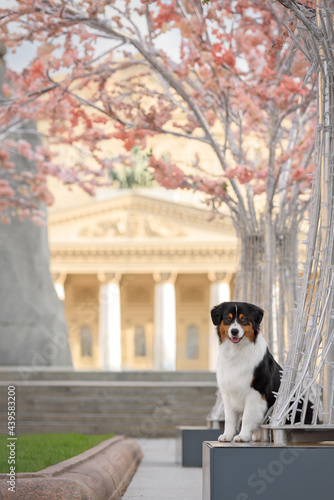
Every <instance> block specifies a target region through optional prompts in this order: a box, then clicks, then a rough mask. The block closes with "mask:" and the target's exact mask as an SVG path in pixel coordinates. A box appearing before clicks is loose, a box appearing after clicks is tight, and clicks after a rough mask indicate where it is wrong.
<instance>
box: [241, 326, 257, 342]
mask: <svg viewBox="0 0 334 500" xmlns="http://www.w3.org/2000/svg"><path fill="white" fill-rule="evenodd" d="M243 330H244V332H245V337H246V338H248V340H249V341H250V342H254V339H255V333H254V330H253V327H252V325H251V324H250V325H247V326H246V327H243Z"/></svg>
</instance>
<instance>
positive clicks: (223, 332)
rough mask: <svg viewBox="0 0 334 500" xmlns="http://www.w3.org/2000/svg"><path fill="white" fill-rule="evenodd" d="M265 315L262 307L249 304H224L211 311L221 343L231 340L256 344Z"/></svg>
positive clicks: (236, 342)
mask: <svg viewBox="0 0 334 500" xmlns="http://www.w3.org/2000/svg"><path fill="white" fill-rule="evenodd" d="M263 314H264V311H263V310H262V309H260V307H258V306H255V305H254V304H248V303H247V302H223V303H222V304H219V305H218V306H215V307H214V308H213V309H212V310H211V318H212V322H213V324H214V325H216V326H217V334H218V338H219V342H220V343H222V342H225V340H229V341H231V342H232V343H233V344H239V342H241V341H242V340H243V339H248V341H249V342H255V341H256V337H257V335H258V333H259V331H260V324H261V321H262V318H263Z"/></svg>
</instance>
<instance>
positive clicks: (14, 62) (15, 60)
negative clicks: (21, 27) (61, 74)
mask: <svg viewBox="0 0 334 500" xmlns="http://www.w3.org/2000/svg"><path fill="white" fill-rule="evenodd" d="M136 1H137V0H136ZM5 3H6V4H7V5H15V3H16V2H15V0H5ZM117 3H119V5H121V4H122V3H123V2H122V0H118V2H116V6H117ZM151 8H154V6H153V7H151ZM136 23H137V26H138V27H139V28H140V30H141V32H142V33H143V32H144V31H145V25H144V20H143V19H142V18H141V17H139V16H137V19H136ZM108 43H110V47H112V46H113V44H114V43H115V42H109V41H108V40H106V39H99V40H98V41H97V43H96V54H97V55H98V54H99V53H101V52H103V51H105V50H106V48H107V44H108ZM156 46H157V47H158V48H163V50H164V51H165V52H167V54H168V55H169V56H170V57H171V58H172V59H173V60H174V61H176V62H177V61H178V60H179V48H180V34H179V31H178V30H176V29H175V30H173V31H170V32H168V33H165V34H162V35H161V36H160V38H159V40H158V41H157V43H156ZM36 54H37V44H36V43H35V42H24V43H23V44H22V45H21V47H20V48H18V49H17V51H16V52H15V53H13V52H12V51H11V50H8V52H7V55H6V57H5V59H6V64H7V67H8V69H11V70H14V71H17V72H21V71H22V70H23V68H24V67H25V66H27V65H28V64H29V63H30V62H31V61H32V60H33V59H34V57H36ZM55 54H56V53H55ZM60 55H61V51H59V56H60Z"/></svg>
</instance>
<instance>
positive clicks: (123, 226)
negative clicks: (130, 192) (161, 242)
mask: <svg viewBox="0 0 334 500" xmlns="http://www.w3.org/2000/svg"><path fill="white" fill-rule="evenodd" d="M186 234H187V233H186V231H185V229H184V228H182V227H181V226H180V225H178V224H176V223H174V222H173V221H169V220H165V219H164V218H163V217H159V216H157V215H150V214H140V213H136V212H132V211H129V212H125V213H121V214H115V215H111V216H110V217H108V218H104V219H102V220H96V221H94V222H93V223H90V224H88V225H87V226H85V227H82V228H81V229H80V230H79V231H78V237H79V238H81V237H82V238H89V239H104V238H110V237H112V238H134V239H138V238H149V239H150V238H182V237H185V236H186Z"/></svg>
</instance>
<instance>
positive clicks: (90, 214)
mask: <svg viewBox="0 0 334 500" xmlns="http://www.w3.org/2000/svg"><path fill="white" fill-rule="evenodd" d="M158 194H159V193H158ZM209 216H210V212H209V211H208V210H206V209H205V208H198V207H195V206H190V205H188V204H185V203H182V202H177V203H175V202H172V201H168V200H165V199H159V198H158V197H157V196H152V195H148V194H147V193H141V192H140V191H139V192H138V191H124V192H122V191H120V192H117V193H116V194H115V196H113V197H112V198H110V199H107V200H94V201H92V202H91V203H89V204H87V205H84V206H80V207H75V208H70V209H67V210H62V211H57V212H53V213H51V214H50V215H49V240H50V244H51V246H52V245H54V244H73V243H75V244H81V245H87V244H89V243H91V244H100V243H106V244H107V243H112V242H114V243H116V242H127V243H128V244H131V241H133V244H134V245H137V244H138V243H139V242H142V243H145V241H147V242H148V243H150V242H152V241H156V242H157V243H158V242H159V241H161V244H163V245H166V241H167V240H174V242H176V241H180V243H181V242H183V243H184V242H185V241H187V240H189V241H194V240H195V241H201V240H202V241H207V242H209V241H211V242H212V243H216V242H219V241H224V242H225V244H231V245H232V246H234V245H235V243H236V238H235V232H234V228H233V226H232V223H231V220H230V218H229V217H225V218H224V219H220V218H217V219H216V220H213V221H211V222H208V218H209Z"/></svg>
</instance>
